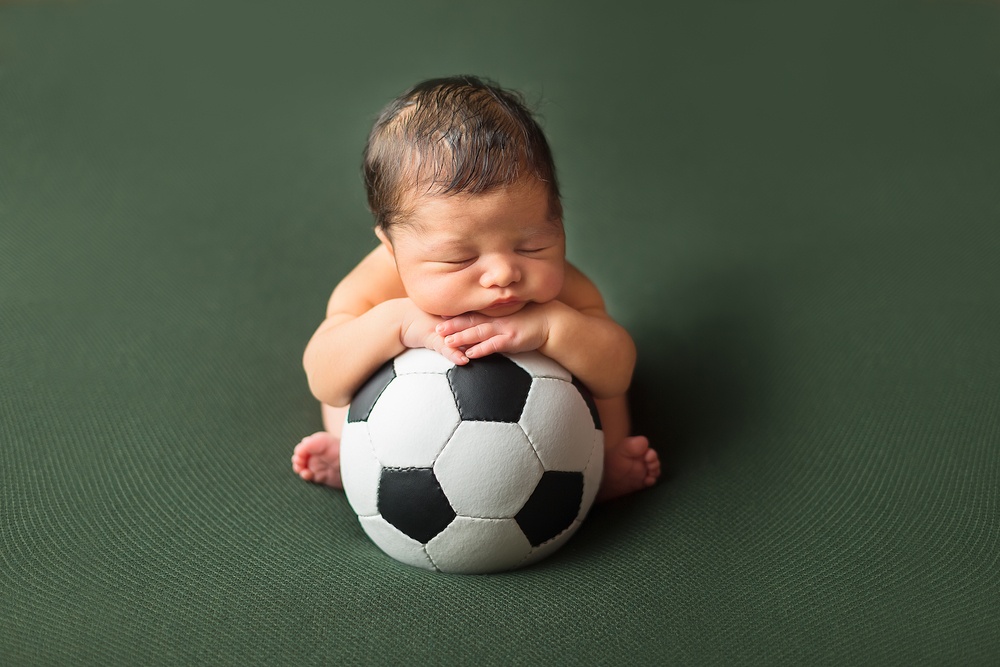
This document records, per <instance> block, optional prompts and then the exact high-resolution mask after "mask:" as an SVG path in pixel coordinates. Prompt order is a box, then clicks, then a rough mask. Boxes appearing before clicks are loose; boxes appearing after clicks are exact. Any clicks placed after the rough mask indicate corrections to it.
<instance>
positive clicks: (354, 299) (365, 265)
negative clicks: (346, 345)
mask: <svg viewBox="0 0 1000 667" xmlns="http://www.w3.org/2000/svg"><path fill="white" fill-rule="evenodd" d="M403 296H406V291H405V290H404V289H403V283H402V281H400V279H399V273H398V272H397V271H396V263H395V262H394V261H393V260H392V256H391V255H390V254H389V251H388V250H386V249H385V247H384V246H382V245H379V246H378V247H377V248H375V249H374V250H372V251H371V252H370V253H368V255H367V256H366V257H365V258H364V259H362V260H361V261H360V262H359V263H358V265H357V266H355V267H354V268H353V269H352V270H351V272H350V273H348V274H347V275H346V276H344V278H343V279H342V280H341V281H340V283H339V284H338V285H337V287H336V288H335V289H334V290H333V294H332V295H331V296H330V303H329V306H328V307H327V314H328V315H329V314H333V313H345V312H347V313H352V314H355V315H360V314H362V313H364V312H366V311H368V310H371V308H373V307H374V306H377V305H378V304H380V303H382V302H383V301H388V300H389V299H396V298H399V297H403Z"/></svg>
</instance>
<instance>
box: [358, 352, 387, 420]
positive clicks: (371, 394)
mask: <svg viewBox="0 0 1000 667" xmlns="http://www.w3.org/2000/svg"><path fill="white" fill-rule="evenodd" d="M395 377H396V369H395V368H393V366H392V359H390V360H389V361H387V362H385V364H383V365H382V368H380V369H378V370H377V371H375V373H373V374H372V376H371V377H370V378H368V380H367V381H366V382H365V383H364V384H363V385H361V389H358V393H356V394H354V400H353V401H351V407H350V409H349V410H348V411H347V421H349V422H363V421H367V420H368V415H370V414H371V413H372V408H374V407H375V402H376V401H377V400H378V397H379V396H381V395H382V392H383V391H385V388H386V387H388V386H389V383H390V382H392V380H393V378H395Z"/></svg>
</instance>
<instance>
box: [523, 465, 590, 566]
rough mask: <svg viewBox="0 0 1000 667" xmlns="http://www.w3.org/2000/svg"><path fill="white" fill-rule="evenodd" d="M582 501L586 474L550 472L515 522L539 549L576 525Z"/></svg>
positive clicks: (541, 481) (540, 482)
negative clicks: (575, 521) (584, 475)
mask: <svg viewBox="0 0 1000 667" xmlns="http://www.w3.org/2000/svg"><path fill="white" fill-rule="evenodd" d="M582 500H583V473H580V472H561V471H557V470H549V471H547V472H546V473H545V474H543V475H542V478H541V479H540V480H539V481H538V486H536V487H535V490H534V492H533V493H532V494H531V497H530V498H528V502H526V503H524V507H522V508H521V511H520V512H518V513H517V516H515V517H514V520H515V521H517V525H519V526H520V527H521V530H522V531H523V532H524V535H525V537H527V538H528V541H529V542H531V546H533V547H537V546H538V545H540V544H544V543H545V542H548V541H549V540H551V539H552V538H554V537H556V536H557V535H559V534H560V533H561V532H563V531H564V530H566V529H567V528H569V527H570V526H571V525H572V524H573V521H574V520H576V515H577V514H579V513H580V503H581V501H582Z"/></svg>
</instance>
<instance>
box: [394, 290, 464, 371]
mask: <svg viewBox="0 0 1000 667" xmlns="http://www.w3.org/2000/svg"><path fill="white" fill-rule="evenodd" d="M407 301H409V299H407ZM444 321H445V320H444V319H442V318H440V317H437V316H436V315H429V314H427V313H425V312H424V311H422V310H420V309H419V308H417V307H416V306H415V305H413V303H412V302H410V304H409V307H407V308H406V309H405V310H404V314H403V320H402V322H400V325H399V340H400V342H401V343H402V344H403V345H404V346H405V347H407V348H422V347H425V348H427V349H428V350H434V351H435V352H437V353H438V354H440V355H441V356H443V357H445V358H446V359H448V360H449V361H451V362H452V363H454V364H457V365H459V366H462V365H464V364H467V363H469V358H468V357H467V356H466V355H465V354H463V353H462V351H461V350H460V349H458V346H454V345H449V344H448V343H446V342H445V339H444V336H442V335H441V334H439V333H438V332H437V327H438V326H439V325H440V324H441V323H442V322H444Z"/></svg>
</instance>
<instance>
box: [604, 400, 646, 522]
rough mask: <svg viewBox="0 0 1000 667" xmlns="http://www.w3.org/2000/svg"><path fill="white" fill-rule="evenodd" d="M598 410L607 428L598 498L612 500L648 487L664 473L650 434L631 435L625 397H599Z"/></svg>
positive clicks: (605, 430)
mask: <svg viewBox="0 0 1000 667" xmlns="http://www.w3.org/2000/svg"><path fill="white" fill-rule="evenodd" d="M596 403H597V411H598V412H599V413H600V415H601V425H602V427H603V428H604V477H603V478H602V479H601V488H600V490H598V492H597V500H598V501H599V502H600V501H604V500H611V499H613V498H618V497H619V496H624V495H627V494H629V493H632V492H634V491H639V490H641V489H645V488H646V487H648V486H652V485H653V484H655V483H656V480H657V479H658V478H659V477H660V457H659V456H657V454H656V450H654V449H652V448H650V446H649V439H648V438H646V436H642V435H636V436H630V435H629V431H630V429H631V426H630V420H629V416H628V404H627V403H626V400H625V397H624V396H621V397H618V398H609V399H602V400H601V399H599V400H597V401H596Z"/></svg>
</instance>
